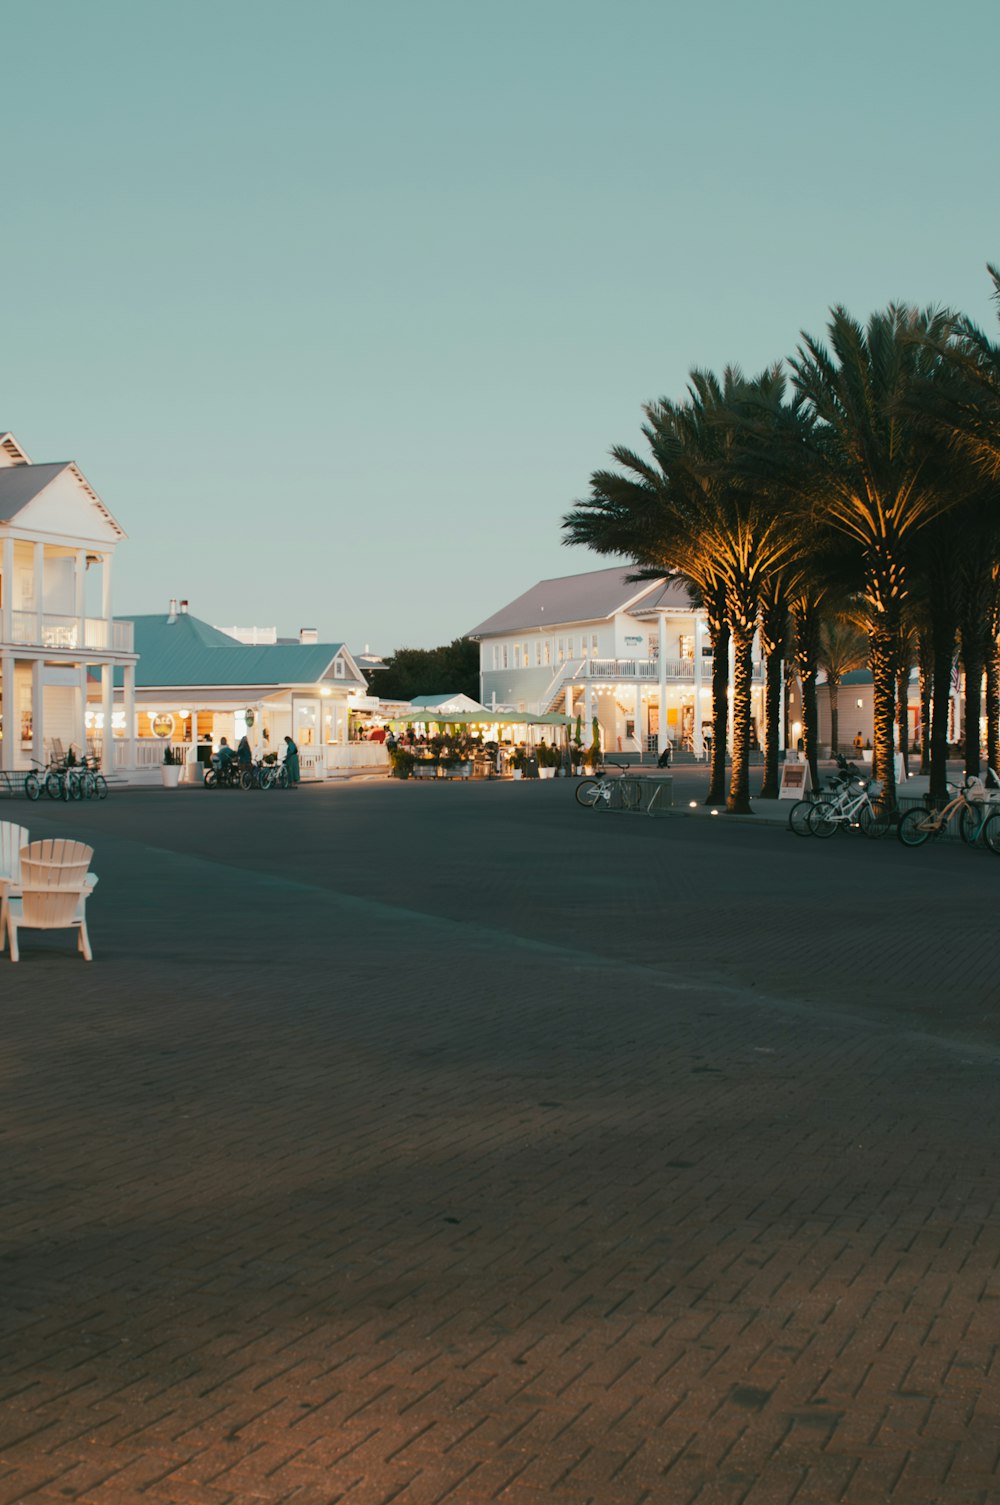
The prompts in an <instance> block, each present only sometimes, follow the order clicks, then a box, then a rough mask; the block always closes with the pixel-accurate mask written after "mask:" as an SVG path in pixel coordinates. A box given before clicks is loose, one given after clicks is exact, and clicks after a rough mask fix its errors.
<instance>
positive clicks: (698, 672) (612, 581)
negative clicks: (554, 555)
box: [467, 565, 763, 757]
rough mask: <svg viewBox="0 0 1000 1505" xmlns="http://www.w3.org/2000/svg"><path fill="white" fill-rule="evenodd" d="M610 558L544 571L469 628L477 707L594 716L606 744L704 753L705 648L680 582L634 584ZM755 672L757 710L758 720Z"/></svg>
mask: <svg viewBox="0 0 1000 1505" xmlns="http://www.w3.org/2000/svg"><path fill="white" fill-rule="evenodd" d="M632 573H634V570H633V569H631V568H628V567H623V566H620V565H619V566H616V567H614V568H611V569H604V570H591V571H588V573H586V574H584V575H567V576H562V577H560V578H558V579H555V580H542V581H540V582H539V584H538V585H536V586H533V587H532V589H531V590H529V591H526V592H525V593H524V595H522V596H518V598H517V599H516V600H515V601H512V602H511V603H510V604H509V605H508V606H505V607H503V608H502V609H501V610H500V611H498V612H495V613H494V615H493V616H491V617H487V619H486V620H485V621H484V622H480V624H479V625H478V627H474V628H473V629H472V631H471V632H470V633H468V634H467V636H469V637H471V638H474V639H477V640H478V642H479V645H480V687H481V688H480V695H481V699H482V701H483V704H484V705H487V706H489V705H496V706H507V707H509V708H510V709H512V710H521V711H532V712H536V713H545V712H548V711H563V712H565V713H566V714H567V715H571V716H579V717H580V718H581V721H582V725H583V731H584V740H585V741H589V738H590V728H591V723H592V719H593V717H595V716H596V717H597V719H598V721H599V722H600V726H601V731H602V736H603V740H604V745H605V747H607V748H609V749H611V750H614V749H616V748H617V749H619V750H621V751H623V752H639V751H641V752H644V753H645V752H659V751H662V750H663V746H664V743H665V740H666V738H667V737H669V738H670V741H671V742H672V743H673V745H674V746H675V747H680V748H685V749H688V750H689V751H691V752H693V753H694V754H695V756H696V757H701V756H702V755H703V752H704V738H705V736H706V734H708V733H710V731H711V717H712V662H713V660H712V645H711V641H710V638H709V635H708V627H707V623H706V620H705V613H704V611H701V610H698V609H696V608H695V607H693V606H692V605H691V600H690V597H689V595H688V591H687V587H686V586H685V585H683V584H682V583H680V582H678V581H668V580H665V579H661V580H654V581H646V582H640V583H636V582H635V581H630V580H629V578H628V577H629V575H630V574H632ZM762 686H763V670H762V668H761V666H760V664H755V665H754V690H753V716H754V720H755V722H756V724H757V727H758V728H760V726H761V724H762V711H763V707H762V702H761V696H762Z"/></svg>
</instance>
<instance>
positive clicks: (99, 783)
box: [94, 773, 108, 800]
mask: <svg viewBox="0 0 1000 1505" xmlns="http://www.w3.org/2000/svg"><path fill="white" fill-rule="evenodd" d="M94 793H95V794H96V795H97V798H98V799H99V800H106V799H107V797H108V781H107V779H106V778H105V777H104V775H103V773H95V774H94Z"/></svg>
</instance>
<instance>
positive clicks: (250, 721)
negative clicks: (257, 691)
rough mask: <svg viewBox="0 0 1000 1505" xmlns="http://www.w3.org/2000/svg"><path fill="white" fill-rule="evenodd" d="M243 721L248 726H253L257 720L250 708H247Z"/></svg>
mask: <svg viewBox="0 0 1000 1505" xmlns="http://www.w3.org/2000/svg"><path fill="white" fill-rule="evenodd" d="M243 719H244V721H245V722H246V724H247V726H253V724H254V719H255V718H254V713H253V710H252V708H251V707H250V706H247V708H246V710H245V711H244V712H243Z"/></svg>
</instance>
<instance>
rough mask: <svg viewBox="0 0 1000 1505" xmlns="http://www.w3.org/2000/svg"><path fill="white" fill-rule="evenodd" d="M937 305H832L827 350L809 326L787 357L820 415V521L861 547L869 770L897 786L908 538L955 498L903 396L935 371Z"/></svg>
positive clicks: (889, 790)
mask: <svg viewBox="0 0 1000 1505" xmlns="http://www.w3.org/2000/svg"><path fill="white" fill-rule="evenodd" d="M952 327H953V324H952V321H951V320H950V319H949V318H948V317H947V316H946V315H944V314H942V313H936V312H924V313H919V312H917V311H916V310H914V309H912V308H908V307H905V306H902V305H895V304H894V305H891V306H890V307H889V308H888V309H887V310H886V311H885V312H883V313H877V314H873V315H872V317H871V318H870V319H869V321H868V323H867V325H866V326H864V327H862V326H861V325H860V324H858V323H857V322H856V321H855V320H854V319H852V318H851V317H850V315H849V314H848V313H847V311H846V310H845V309H844V308H840V307H837V308H834V309H833V310H832V313H831V317H830V323H829V325H828V334H829V343H830V348H829V350H828V349H827V348H826V347H825V346H824V345H822V344H821V343H820V342H819V341H818V340H816V339H814V338H813V337H812V336H810V335H803V339H802V344H801V345H800V347H799V350H798V353H797V356H796V357H795V359H793V360H792V361H791V363H790V364H791V367H792V372H793V376H794V381H795V385H796V387H797V389H798V391H799V393H800V395H801V397H802V399H803V401H804V402H805V403H806V405H807V407H808V409H809V410H810V412H811V414H812V415H813V417H814V418H815V427H814V429H813V433H812V437H813V458H814V464H815V472H814V477H813V480H812V498H811V500H812V503H813V508H814V515H815V517H816V520H817V522H818V523H821V524H824V525H825V526H827V527H829V528H831V529H833V530H834V531H836V532H839V533H841V534H843V535H844V536H845V537H846V538H847V539H849V540H851V541H852V542H853V544H854V545H855V547H856V548H857V550H858V555H859V562H860V565H861V573H862V578H861V582H860V591H859V601H860V604H861V606H862V610H863V613H864V620H865V630H866V634H867V638H868V661H869V667H870V668H871V673H872V681H873V696H874V722H875V725H874V737H873V743H874V759H873V761H874V772H875V776H876V778H878V779H880V780H881V781H882V788H883V790H884V793H885V797H886V799H887V800H892V799H894V796H895V769H894V765H893V752H894V744H895V736H894V720H895V703H896V670H897V664H898V658H899V645H900V641H901V639H900V633H901V629H902V625H903V611H904V607H905V605H906V601H907V597H908V594H909V580H908V563H909V554H910V549H911V546H912V542H913V539H914V537H915V535H917V534H918V533H919V531H920V529H921V528H923V527H925V526H926V525H927V524H928V523H929V522H930V521H931V520H932V519H933V518H934V517H935V516H937V515H938V514H939V513H940V512H942V511H943V510H944V509H945V508H946V507H947V506H949V505H950V504H951V501H952V500H953V499H952V498H951V497H950V496H949V495H948V493H947V492H946V491H945V490H944V489H942V487H941V486H940V485H939V484H936V476H935V471H934V468H933V467H932V466H929V465H927V464H926V463H925V453H924V452H923V451H922V449H921V446H920V443H919V438H920V435H921V432H922V430H921V428H920V425H919V422H918V420H917V419H916V418H915V417H914V416H913V415H912V414H908V413H907V412H906V409H905V406H904V404H905V399H906V397H907V395H908V393H909V392H910V391H911V390H912V389H913V387H914V385H915V384H916V383H917V382H920V381H931V380H933V379H934V377H935V375H936V373H937V372H938V370H939V368H940V365H941V359H942V358H941V355H940V349H941V347H942V346H944V345H946V344H947V342H948V340H949V338H950V336H951V331H952Z"/></svg>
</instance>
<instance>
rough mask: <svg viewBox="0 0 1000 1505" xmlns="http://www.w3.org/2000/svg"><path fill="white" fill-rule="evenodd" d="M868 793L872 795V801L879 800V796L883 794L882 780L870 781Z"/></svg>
mask: <svg viewBox="0 0 1000 1505" xmlns="http://www.w3.org/2000/svg"><path fill="white" fill-rule="evenodd" d="M868 793H869V794H870V795H871V797H872V799H878V797H879V795H880V794H881V793H882V780H881V779H869V780H868Z"/></svg>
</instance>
